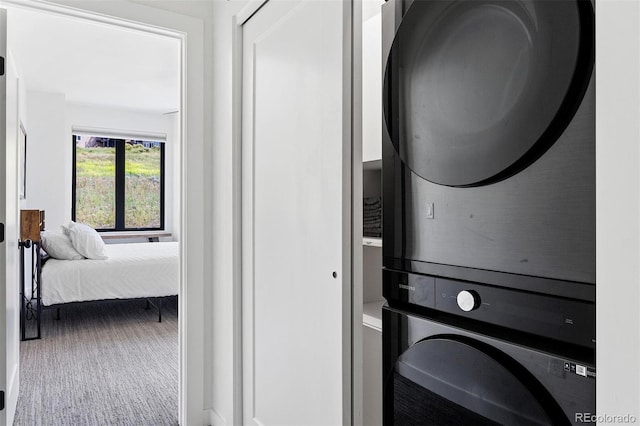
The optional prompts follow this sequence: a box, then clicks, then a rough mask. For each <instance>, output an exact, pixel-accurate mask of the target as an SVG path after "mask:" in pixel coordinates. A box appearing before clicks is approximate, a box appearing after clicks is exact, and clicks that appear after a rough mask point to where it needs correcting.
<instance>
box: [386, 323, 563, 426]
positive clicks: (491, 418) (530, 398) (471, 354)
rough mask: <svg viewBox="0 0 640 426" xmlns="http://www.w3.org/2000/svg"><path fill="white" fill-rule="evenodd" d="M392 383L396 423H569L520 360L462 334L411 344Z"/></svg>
mask: <svg viewBox="0 0 640 426" xmlns="http://www.w3.org/2000/svg"><path fill="white" fill-rule="evenodd" d="M393 386H394V391H393V394H394V410H393V411H394V419H393V422H394V424H396V425H426V424H434V425H449V424H451V425H490V424H503V425H560V424H569V421H568V420H567V418H566V417H565V416H564V414H563V413H562V411H561V409H560V407H559V406H558V404H557V403H556V402H555V401H554V400H553V399H552V398H551V396H550V395H549V394H548V392H547V391H546V390H545V389H544V388H543V387H542V385H541V384H540V383H539V382H538V381H537V380H535V378H533V376H531V374H530V373H528V372H527V371H526V370H525V369H524V368H523V367H522V366H521V365H519V364H518V363H516V362H515V361H514V360H513V359H511V358H509V357H507V356H506V355H504V354H503V353H501V352H499V351H497V350H495V349H494V348H491V347H490V346H486V345H484V344H482V343H480V342H477V341H475V340H471V339H464V338H461V337H459V336H437V337H434V338H429V339H425V340H422V341H420V342H418V343H416V344H415V345H413V346H411V347H410V348H409V349H408V350H407V351H406V352H404V353H403V354H402V355H400V356H399V357H398V359H397V361H396V365H395V372H394V378H393Z"/></svg>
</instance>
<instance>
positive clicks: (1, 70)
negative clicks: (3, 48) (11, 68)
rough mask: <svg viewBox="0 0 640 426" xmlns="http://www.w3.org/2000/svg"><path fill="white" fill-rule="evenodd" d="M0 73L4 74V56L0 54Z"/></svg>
mask: <svg viewBox="0 0 640 426" xmlns="http://www.w3.org/2000/svg"><path fill="white" fill-rule="evenodd" d="M0 75H4V58H3V57H2V56H0Z"/></svg>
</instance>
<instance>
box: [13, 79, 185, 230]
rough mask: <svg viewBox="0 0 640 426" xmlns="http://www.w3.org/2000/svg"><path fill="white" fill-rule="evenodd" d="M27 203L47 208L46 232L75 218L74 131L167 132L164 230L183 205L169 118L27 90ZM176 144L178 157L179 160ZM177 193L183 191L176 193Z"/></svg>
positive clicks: (172, 226) (175, 142)
mask: <svg viewBox="0 0 640 426" xmlns="http://www.w3.org/2000/svg"><path fill="white" fill-rule="evenodd" d="M27 99H28V105H29V109H28V115H29V117H30V125H29V127H28V128H27V200H26V203H25V208H33V209H43V210H45V212H46V226H47V229H56V228H58V226H60V225H62V224H63V223H66V222H68V221H69V220H71V202H72V201H71V200H72V193H71V191H72V181H71V180H72V167H73V165H72V158H73V156H72V149H73V144H72V142H71V129H72V128H73V127H83V128H87V127H89V128H101V129H114V130H132V131H139V132H149V133H165V134H166V135H167V147H166V149H165V167H166V169H165V179H166V185H165V229H166V230H167V231H169V232H172V231H173V230H174V229H175V228H177V226H176V225H177V224H178V223H179V221H178V218H177V217H176V214H179V211H177V210H176V208H175V206H174V204H175V203H179V200H180V197H179V186H176V185H174V182H176V181H178V182H179V175H178V173H179V170H180V169H179V143H180V141H179V137H178V139H176V131H177V132H179V129H177V130H176V129H175V128H174V126H175V124H176V123H175V119H174V118H173V117H172V116H170V115H162V114H157V113H145V112H140V111H128V110H123V109H114V108H103V107H98V106H89V105H77V104H70V103H67V102H66V99H65V96H64V95H63V94H56V93H44V92H35V91H28V93H27ZM176 146H177V149H178V151H177V153H178V156H176ZM176 190H177V191H178V193H177V194H176Z"/></svg>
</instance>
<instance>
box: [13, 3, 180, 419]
mask: <svg viewBox="0 0 640 426" xmlns="http://www.w3.org/2000/svg"><path fill="white" fill-rule="evenodd" d="M107 21H108V22H107ZM7 30H8V48H9V51H10V54H11V57H12V58H13V59H14V66H15V71H16V75H17V76H18V90H17V94H18V100H17V104H18V108H17V109H18V118H19V120H20V125H21V127H23V128H24V133H25V134H26V143H25V145H26V150H25V157H26V159H22V158H21V159H20V164H24V171H23V173H24V180H21V182H24V190H23V191H21V193H22V196H21V198H20V200H19V201H18V203H19V208H20V209H21V210H32V209H35V210H42V211H44V212H45V229H46V231H45V232H43V233H42V234H41V238H42V248H43V249H45V250H44V252H43V256H44V259H46V260H45V262H44V266H43V267H42V278H41V282H40V283H39V284H40V287H41V289H42V293H41V296H42V300H41V302H42V305H43V309H42V314H41V316H40V325H41V329H42V338H41V339H35V340H28V341H23V342H21V343H20V393H19V396H18V405H17V409H16V414H15V421H14V425H30V424H52V425H53V424H55V425H65V424H122V423H127V424H154V425H162V424H178V423H179V422H180V419H181V413H180V411H181V403H182V402H181V389H182V385H181V383H183V382H182V378H181V368H180V366H181V363H182V362H183V359H182V358H183V356H184V348H182V347H181V342H182V339H181V338H180V334H181V333H180V328H181V326H180V323H181V322H182V319H181V318H179V315H181V312H180V309H179V306H180V305H183V304H182V302H181V299H180V292H181V288H182V287H183V285H182V283H181V280H182V278H181V277H182V276H183V273H182V272H181V268H182V265H184V264H185V259H184V258H183V256H184V254H183V253H184V250H182V249H181V247H182V244H183V237H184V236H183V235H181V233H182V232H183V231H182V230H183V229H185V228H184V226H183V224H182V223H183V220H184V218H183V217H182V216H183V215H184V212H185V209H184V206H183V205H182V200H183V199H184V197H183V196H182V194H181V191H182V182H183V174H184V170H183V166H182V164H183V159H182V157H183V155H184V154H183V149H184V147H183V146H182V135H183V133H184V129H183V123H184V114H183V112H182V109H183V108H182V105H184V96H185V94H184V93H183V92H184V82H183V77H182V73H183V70H184V63H183V61H184V59H183V58H184V56H183V53H184V38H183V37H182V36H181V35H180V34H177V33H176V34H172V33H171V32H170V31H164V30H159V29H158V28H157V27H151V26H148V27H145V26H144V25H138V24H136V25H131V23H130V22H126V21H124V20H123V21H122V22H119V21H118V20H116V19H110V20H103V19H100V18H99V17H98V15H96V16H95V17H92V16H91V15H90V14H84V15H83V16H79V15H78V14H75V15H74V14H66V13H65V9H64V8H60V9H51V10H44V9H39V8H36V7H35V6H34V7H33V8H30V7H28V6H27V7H16V8H12V9H10V13H9V17H8V25H7ZM23 160H24V163H23ZM20 184H22V183H20ZM96 236H97V238H98V239H96V238H95V237H96ZM92 238H93V239H92ZM98 240H99V241H98ZM69 242H70V243H71V244H70V246H71V247H72V248H73V249H74V250H75V252H73V253H71V254H69V253H68V252H64V250H67V249H68V247H69V244H68V243H69ZM100 244H103V245H100ZM96 245H97V248H96ZM61 247H62V249H64V250H63V252H62V253H61V251H60V250H61ZM96 250H97V251H96ZM65 256H66V257H65ZM67 257H71V258H67ZM26 263H27V269H28V265H29V264H30V259H27V262H26ZM25 275H26V276H27V278H28V277H29V276H30V273H29V271H28V270H27V271H26V274H25ZM26 284H27V287H29V286H30V283H26ZM28 293H29V291H28V289H27V290H25V294H28ZM30 296H32V295H30Z"/></svg>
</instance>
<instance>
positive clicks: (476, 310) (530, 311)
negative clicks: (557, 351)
mask: <svg viewBox="0 0 640 426" xmlns="http://www.w3.org/2000/svg"><path fill="white" fill-rule="evenodd" d="M514 279H517V277H514ZM383 295H384V297H385V299H386V300H387V302H388V304H389V306H392V307H397V308H401V309H403V310H406V311H409V312H410V311H411V310H412V309H415V311H416V313H420V312H419V311H420V309H425V308H426V309H433V310H436V311H440V312H446V313H448V314H452V315H456V316H462V317H465V318H469V319H473V320H478V321H483V322H486V323H490V324H495V325H499V326H502V327H507V328H510V329H514V330H519V331H524V332H527V333H533V334H537V335H539V336H545V337H549V338H552V339H558V340H561V341H564V342H568V343H574V344H578V345H580V346H586V347H592V348H595V343H596V342H595V304H594V303H592V302H586V301H581V300H573V299H567V298H564V297H557V296H552V295H548V294H542V293H534V292H529V291H523V290H518V289H516V288H509V287H504V286H494V285H489V284H484V283H477V282H469V281H462V280H455V279H449V278H442V277H437V276H430V275H422V274H412V273H406V272H399V271H392V270H388V269H385V270H384V271H383Z"/></svg>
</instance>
